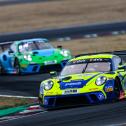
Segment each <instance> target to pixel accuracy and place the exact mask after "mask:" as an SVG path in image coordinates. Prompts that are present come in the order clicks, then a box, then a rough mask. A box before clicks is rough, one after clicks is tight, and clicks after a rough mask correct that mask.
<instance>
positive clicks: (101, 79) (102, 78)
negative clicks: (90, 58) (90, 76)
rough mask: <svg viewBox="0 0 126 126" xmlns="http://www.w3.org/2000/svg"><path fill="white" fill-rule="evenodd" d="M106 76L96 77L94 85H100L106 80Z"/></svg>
mask: <svg viewBox="0 0 126 126" xmlns="http://www.w3.org/2000/svg"><path fill="white" fill-rule="evenodd" d="M106 80H107V78H106V77H105V76H101V77H98V78H97V80H96V85H98V86H100V85H102V84H104V83H105V82H106Z"/></svg>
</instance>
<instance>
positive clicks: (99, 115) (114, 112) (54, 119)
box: [0, 101, 126, 126]
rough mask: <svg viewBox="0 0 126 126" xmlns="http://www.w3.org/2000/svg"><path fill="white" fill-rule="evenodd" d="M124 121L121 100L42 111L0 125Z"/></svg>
mask: <svg viewBox="0 0 126 126" xmlns="http://www.w3.org/2000/svg"><path fill="white" fill-rule="evenodd" d="M125 122H126V101H123V102H118V103H109V104H102V105H95V106H84V107H77V108H69V109H61V110H53V111H47V112H42V113H38V114H36V115H32V116H28V117H27V116H26V117H23V118H19V119H14V120H10V121H4V122H0V126H31V125H32V126H125V125H126V124H125ZM118 124H120V125H118Z"/></svg>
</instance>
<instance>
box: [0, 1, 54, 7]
mask: <svg viewBox="0 0 126 126" xmlns="http://www.w3.org/2000/svg"><path fill="white" fill-rule="evenodd" d="M52 1H56V0H0V6H6V5H14V4H24V3H37V2H52Z"/></svg>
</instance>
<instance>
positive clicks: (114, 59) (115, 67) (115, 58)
mask: <svg viewBox="0 0 126 126" xmlns="http://www.w3.org/2000/svg"><path fill="white" fill-rule="evenodd" d="M113 61H114V69H115V70H117V69H118V66H119V65H121V62H122V60H121V58H120V57H118V56H115V57H114V58H113Z"/></svg>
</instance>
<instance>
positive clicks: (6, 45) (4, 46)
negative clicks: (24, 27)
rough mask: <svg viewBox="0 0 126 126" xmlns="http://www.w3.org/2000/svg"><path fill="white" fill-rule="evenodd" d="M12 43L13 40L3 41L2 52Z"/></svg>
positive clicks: (0, 45) (0, 46)
mask: <svg viewBox="0 0 126 126" xmlns="http://www.w3.org/2000/svg"><path fill="white" fill-rule="evenodd" d="M12 43H13V42H3V43H0V53H2V52H4V51H5V50H7V49H8V48H9V47H10V45H11V44H12Z"/></svg>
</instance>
